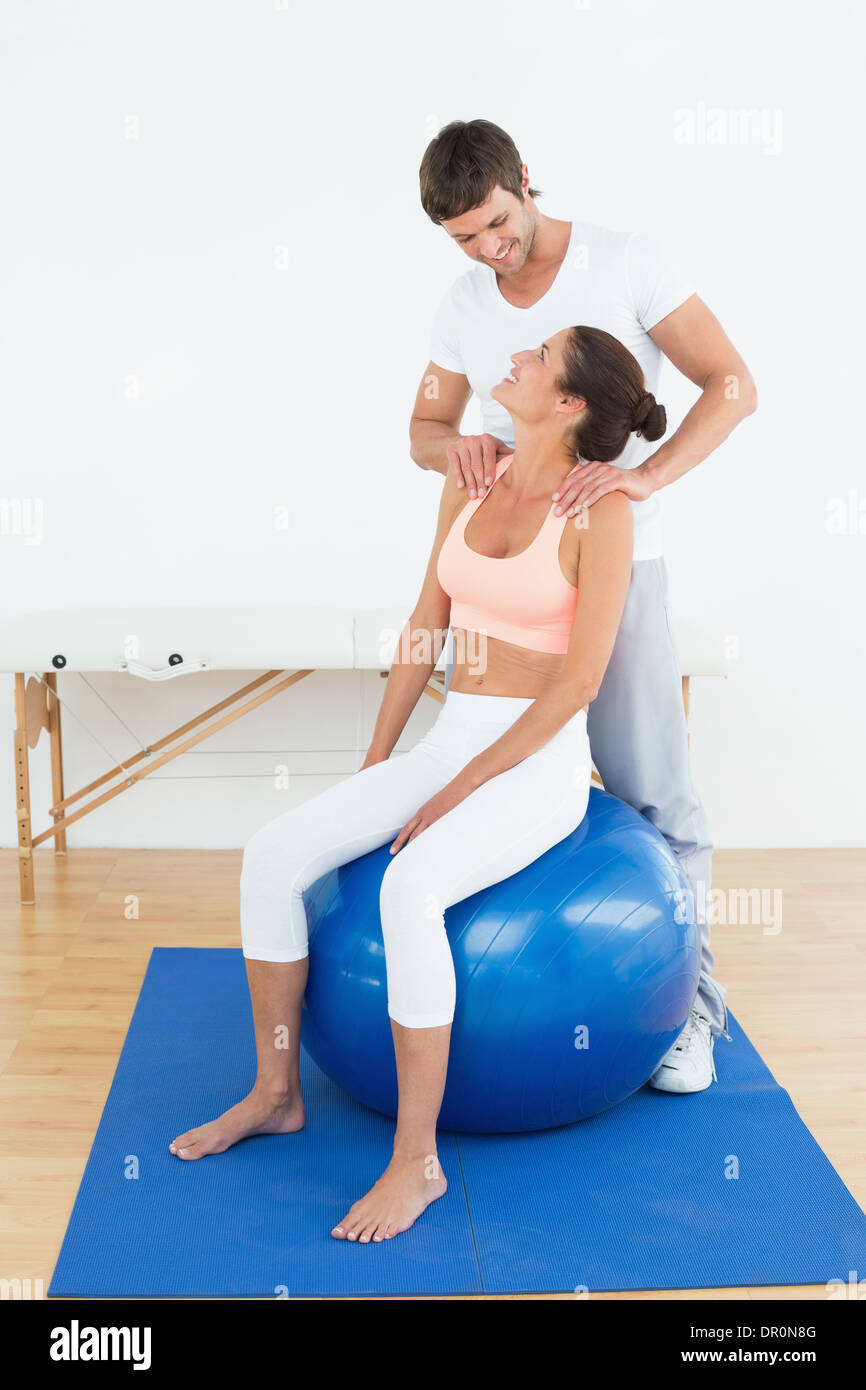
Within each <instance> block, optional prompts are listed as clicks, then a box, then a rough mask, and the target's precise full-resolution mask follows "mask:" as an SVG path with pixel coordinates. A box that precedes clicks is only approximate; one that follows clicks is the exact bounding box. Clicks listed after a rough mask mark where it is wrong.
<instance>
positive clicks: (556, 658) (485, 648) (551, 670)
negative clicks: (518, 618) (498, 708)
mask: <svg viewBox="0 0 866 1390" xmlns="http://www.w3.org/2000/svg"><path fill="white" fill-rule="evenodd" d="M453 631H454V669H453V671H452V674H451V683H450V685H449V687H448V689H449V690H455V691H458V692H462V693H463V694H466V695H514V696H516V697H518V698H522V699H530V700H536V699H537V698H538V696H539V695H541V694H542V692H543V691H544V690H546V689H547V687H548V686H549V685H550V683H551V682H552V681H553V679H554V677H556V676H557V675H559V672H560V671H561V670H562V666H563V663H564V661H565V657H564V655H561V654H560V653H559V652H534V651H530V650H529V649H528V648H526V647H516V646H515V645H514V644H513V643H512V642H503V641H502V639H501V638H499V637H487V636H485V635H484V634H482V633H478V632H469V631H467V630H466V629H465V628H459V627H456V628H454V630H453Z"/></svg>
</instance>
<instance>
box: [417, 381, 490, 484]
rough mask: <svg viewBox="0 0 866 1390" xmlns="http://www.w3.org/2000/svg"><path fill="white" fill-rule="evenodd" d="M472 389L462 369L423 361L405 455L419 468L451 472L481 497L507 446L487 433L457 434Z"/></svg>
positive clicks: (435, 471)
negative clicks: (425, 366)
mask: <svg viewBox="0 0 866 1390" xmlns="http://www.w3.org/2000/svg"><path fill="white" fill-rule="evenodd" d="M471 395H472V388H471V386H470V385H469V382H468V380H467V379H466V377H465V376H464V375H463V373H462V372H449V371H446V370H445V368H444V367H440V366H438V364H437V363H436V362H429V363H428V364H427V370H426V372H425V373H424V375H423V377H422V378H421V385H420V386H419V387H418V394H417V396H416V397H415V408H414V410H413V411H412V418H411V420H410V421H409V454H410V456H411V458H412V459H413V461H414V462H415V463H417V465H418V467H419V468H427V469H430V470H431V471H432V472H434V473H444V474H448V473H451V475H452V476H453V478H454V480H455V482H456V484H457V486H458V488H462V487H464V486H465V487H467V488H468V489H469V496H470V497H483V496H484V495H485V493H486V491H487V488H488V487H489V486H490V484H491V483H492V482H493V479H494V477H495V469H496V460H497V459H498V458H499V457H500V455H502V454H510V453H511V447H510V445H508V444H506V443H504V442H503V440H501V439H497V438H496V436H495V435H492V434H469V435H462V434H461V433H460V423H461V421H462V419H463V416H464V413H465V411H466V407H467V405H468V404H469V398H470V396H471Z"/></svg>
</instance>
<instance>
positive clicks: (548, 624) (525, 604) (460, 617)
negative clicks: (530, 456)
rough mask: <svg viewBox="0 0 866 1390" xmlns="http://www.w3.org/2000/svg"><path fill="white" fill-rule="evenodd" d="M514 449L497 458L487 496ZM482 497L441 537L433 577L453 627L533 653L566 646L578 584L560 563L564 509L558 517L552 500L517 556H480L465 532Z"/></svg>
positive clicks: (565, 649) (507, 463)
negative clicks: (442, 593)
mask: <svg viewBox="0 0 866 1390" xmlns="http://www.w3.org/2000/svg"><path fill="white" fill-rule="evenodd" d="M513 458H514V455H513V454H507V455H505V456H504V457H503V458H501V459H499V461H498V462H497V465H496V475H495V477H494V480H493V483H492V484H491V487H490V488H489V489H488V492H487V494H486V496H488V497H489V495H490V492H491V491H492V490H493V487H495V486H496V483H497V482H498V481H499V479H500V478H501V477H502V474H503V473H504V472H505V470H506V468H507V467H508V465H509V463H510V462H511V460H512V459H513ZM485 500H486V499H485V498H484V497H478V498H475V499H474V500H473V501H471V502H468V503H467V504H466V506H465V507H464V508H463V510H462V511H461V512H459V513H458V515H457V516H456V517H455V518H454V522H453V524H452V526H451V529H450V531H449V532H448V534H447V536H446V537H445V539H444V541H443V542H442V547H441V549H440V551H439V560H438V562H437V565H436V576H437V578H438V580H439V583H440V584H441V586H442V588H443V589H444V590H445V592H446V594H448V595H449V597H450V599H451V625H452V627H462V628H466V629H467V630H468V631H470V632H481V633H486V634H487V636H488V637H498V638H500V639H501V640H502V641H503V642H512V643H513V644H514V645H515V646H517V647H527V648H528V649H529V650H530V651H535V652H559V653H564V652H566V651H567V650H568V643H569V638H570V637H571V626H572V622H573V621H574V612H575V608H576V607H577V588H576V586H575V585H574V584H570V583H569V582H568V580H567V579H566V577H565V575H564V574H563V573H562V570H561V569H560V566H559V542H560V540H561V538H562V530H563V527H564V525H565V523H566V521H567V520H568V514H567V513H566V512H563V513H562V515H561V516H556V514H555V512H554V507H555V506H556V503H555V502H551V504H550V510H549V512H548V513H547V516H546V517H545V518H544V521H543V522H542V523H541V529H540V531H539V532H538V533H537V535H536V536H535V538H534V540H532V541H530V543H529V545H528V546H527V547H526V549H525V550H521V552H520V554H519V555H504V556H494V555H480V554H479V553H478V551H477V550H473V549H472V547H471V546H469V545H467V543H466V539H465V535H464V532H465V530H466V527H467V525H468V522H469V519H470V517H473V516H474V515H475V513H476V512H477V510H478V508H479V507H480V506H481V504H482V502H484V501H485Z"/></svg>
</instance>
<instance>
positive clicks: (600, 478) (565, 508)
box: [553, 463, 654, 516]
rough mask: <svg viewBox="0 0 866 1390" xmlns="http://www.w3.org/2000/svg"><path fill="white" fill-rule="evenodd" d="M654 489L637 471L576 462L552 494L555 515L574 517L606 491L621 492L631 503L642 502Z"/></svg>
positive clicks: (638, 469)
mask: <svg viewBox="0 0 866 1390" xmlns="http://www.w3.org/2000/svg"><path fill="white" fill-rule="evenodd" d="M653 491H654V488H653V486H652V484H651V482H650V480H649V478H648V477H647V475H646V473H644V472H642V470H641V468H640V467H638V468H617V466H616V464H615V463H578V464H576V465H575V467H574V468H572V470H571V472H570V473H569V474H567V476H566V478H565V481H564V482H563V483H562V484H561V486H560V487H559V488H558V489H557V491H556V492H555V493H554V494H553V500H554V502H556V513H555V514H556V516H562V513H563V512H567V513H568V515H569V516H576V515H577V513H578V512H579V511H580V510H581V509H582V508H583V507H591V506H592V505H593V503H594V502H597V501H598V500H599V498H600V497H604V496H605V494H606V493H608V492H624V493H625V495H626V497H628V498H630V499H631V501H632V502H645V501H646V499H647V498H648V497H651V496H652V493H653Z"/></svg>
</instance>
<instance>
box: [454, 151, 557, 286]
mask: <svg viewBox="0 0 866 1390" xmlns="http://www.w3.org/2000/svg"><path fill="white" fill-rule="evenodd" d="M526 178H527V181H528V175H526ZM442 226H443V227H444V228H445V230H446V232H447V233H448V235H449V236H450V237H451V238H452V239H453V240H454V241H455V242H456V243H457V245H458V246H459V247H460V250H461V251H464V252H465V253H466V255H467V256H468V257H469V259H470V260H472V261H480V262H481V264H482V265H492V266H493V269H494V270H495V271H496V273H497V274H498V275H514V274H516V272H517V271H518V270H520V269H522V267H523V265H524V264H525V263H526V258H527V256H528V255H529V253H530V251H531V250H532V242H533V239H534V236H535V218H534V216H533V212H532V204H531V203H529V202H521V201H520V199H519V198H517V197H515V195H514V194H513V193H506V191H505V189H504V188H500V187H499V186H498V184H497V186H496V187H495V188H494V189H493V192H492V193H491V194H490V197H489V198H488V199H487V202H486V203H481V205H480V206H479V207H477V208H471V209H470V211H469V212H464V213H461V215H460V216H459V217H451V218H449V220H448V221H447V222H443V223H442Z"/></svg>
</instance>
